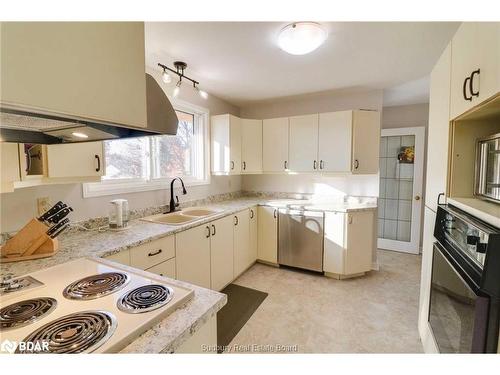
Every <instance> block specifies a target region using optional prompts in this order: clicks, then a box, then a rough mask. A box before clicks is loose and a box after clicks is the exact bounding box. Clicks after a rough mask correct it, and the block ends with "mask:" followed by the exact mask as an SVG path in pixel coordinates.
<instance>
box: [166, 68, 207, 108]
mask: <svg viewBox="0 0 500 375" xmlns="http://www.w3.org/2000/svg"><path fill="white" fill-rule="evenodd" d="M158 66H159V67H161V68H162V69H163V73H162V75H161V78H162V80H163V82H165V83H170V82H172V77H171V76H170V74H169V72H171V73H174V74H177V75H178V76H179V80H178V81H177V83H176V84H175V88H174V91H173V93H172V95H173V97H174V98H176V97H177V96H178V95H179V93H180V92H181V84H182V79H183V78H185V79H187V80H188V81H191V82H192V83H193V88H194V89H195V90H196V92H198V95H200V96H201V97H202V98H203V99H207V98H208V94H207V92H206V91H203V90H200V88H199V87H198V85H199V84H200V83H199V82H198V81H195V80H194V79H191V78H189V77H188V76H186V75H185V74H184V70H185V69H186V68H187V64H186V63H185V62H183V61H175V62H174V66H175V70H174V69H171V68H169V67H168V66H166V65H163V64H161V63H158Z"/></svg>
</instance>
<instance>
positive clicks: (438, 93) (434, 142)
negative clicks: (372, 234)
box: [425, 44, 452, 212]
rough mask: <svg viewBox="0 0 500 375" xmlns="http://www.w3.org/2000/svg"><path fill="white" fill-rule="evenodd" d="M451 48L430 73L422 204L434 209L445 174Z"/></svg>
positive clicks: (443, 188) (442, 187)
mask: <svg viewBox="0 0 500 375" xmlns="http://www.w3.org/2000/svg"><path fill="white" fill-rule="evenodd" d="M451 50H452V46H451V44H448V47H446V49H445V50H444V52H443V54H442V55H441V57H440V58H439V60H438V62H437V64H436V65H435V66H434V69H433V70H432V72H431V85H430V100H429V127H428V135H427V175H426V176H427V177H426V185H425V186H426V187H425V205H426V206H427V207H429V208H430V209H432V210H434V212H435V211H436V210H437V197H438V194H439V193H446V179H447V176H448V138H449V133H450V126H449V118H450V72H451Z"/></svg>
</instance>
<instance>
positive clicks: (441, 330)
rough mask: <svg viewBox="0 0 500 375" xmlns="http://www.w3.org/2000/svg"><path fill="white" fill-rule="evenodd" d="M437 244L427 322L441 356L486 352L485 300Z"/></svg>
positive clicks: (444, 250)
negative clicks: (442, 354)
mask: <svg viewBox="0 0 500 375" xmlns="http://www.w3.org/2000/svg"><path fill="white" fill-rule="evenodd" d="M453 263H454V261H453V258H451V256H450V255H449V253H448V252H447V251H446V249H445V248H443V247H442V246H441V245H440V244H439V243H437V242H436V243H435V244H434V250H433V261H432V279H431V280H432V281H431V297H430V307H429V323H430V326H431V330H432V333H433V335H434V339H435V340H436V344H437V346H438V349H439V351H440V352H441V353H478V352H479V353H482V352H484V351H485V342H486V331H487V322H488V301H489V300H488V298H485V297H481V296H478V295H477V293H476V292H475V291H474V290H473V287H474V286H473V285H472V284H471V282H470V280H469V281H466V278H467V277H466V275H465V274H464V273H463V271H462V270H461V269H460V266H459V265H458V264H453Z"/></svg>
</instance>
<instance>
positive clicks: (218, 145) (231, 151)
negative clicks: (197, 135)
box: [211, 114, 241, 174]
mask: <svg viewBox="0 0 500 375" xmlns="http://www.w3.org/2000/svg"><path fill="white" fill-rule="evenodd" d="M211 140H212V147H211V159H212V172H213V173H216V174H217V173H219V174H239V173H240V172H241V123H240V119H239V118H238V117H236V116H233V115H229V114H225V115H218V116H212V119H211Z"/></svg>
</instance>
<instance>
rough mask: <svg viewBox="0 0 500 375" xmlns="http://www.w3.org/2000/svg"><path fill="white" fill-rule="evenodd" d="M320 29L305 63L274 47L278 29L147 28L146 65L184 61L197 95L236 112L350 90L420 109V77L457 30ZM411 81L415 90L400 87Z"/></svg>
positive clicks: (244, 25)
mask: <svg viewBox="0 0 500 375" xmlns="http://www.w3.org/2000/svg"><path fill="white" fill-rule="evenodd" d="M322 24H323V25H324V26H325V27H326V28H327V29H328V32H329V37H328V38H327V40H326V42H325V43H324V44H323V45H322V46H321V47H320V48H318V49H317V50H316V51H314V52H312V53H310V54H308V55H303V56H293V55H289V54H287V53H286V52H283V51H282V50H281V49H279V48H278V46H277V43H276V39H277V34H278V32H279V30H280V29H281V28H282V27H283V26H285V25H286V23H281V22H147V23H146V63H147V64H148V65H149V66H152V67H155V66H156V64H157V63H158V62H161V63H163V64H167V65H169V66H171V65H172V63H173V61H175V60H182V61H185V62H186V63H187V64H188V69H187V70H186V74H187V75H188V76H191V77H192V78H194V79H196V80H198V81H200V86H201V87H202V88H203V89H204V90H206V91H208V92H209V93H211V94H213V95H216V96H218V97H220V98H223V99H225V100H227V101H228V102H230V103H233V104H236V105H240V106H241V105H245V104H248V103H249V102H252V101H259V100H266V99H271V98H276V97H283V96H291V95H298V94H306V93H312V92H318V91H326V90H334V89H340V88H356V87H364V88H377V89H391V88H394V90H385V94H386V95H385V96H387V97H388V100H389V101H390V102H391V103H398V104H410V103H411V102H413V103H417V102H422V101H425V97H424V96H426V95H428V87H427V86H428V84H427V86H425V81H426V80H428V78H426V77H427V76H428V75H429V73H430V71H431V69H432V67H433V66H434V64H435V62H436V61H437V59H438V58H439V56H440V54H441V52H442V51H443V50H444V48H445V46H446V45H447V43H448V42H449V40H450V39H451V37H452V35H453V34H454V32H455V31H456V29H457V27H458V25H459V23H445V22H406V23H403V22H379V23H377V22H344V23H342V22H340V23H339V22H330V23H322ZM412 81H415V82H416V83H413V84H411V83H409V84H406V83H408V82H412ZM422 83H424V84H422ZM426 87H427V88H426ZM398 96H403V97H404V100H400V99H398ZM423 97H424V98H423ZM384 105H386V103H384ZM392 105H394V104H392Z"/></svg>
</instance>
